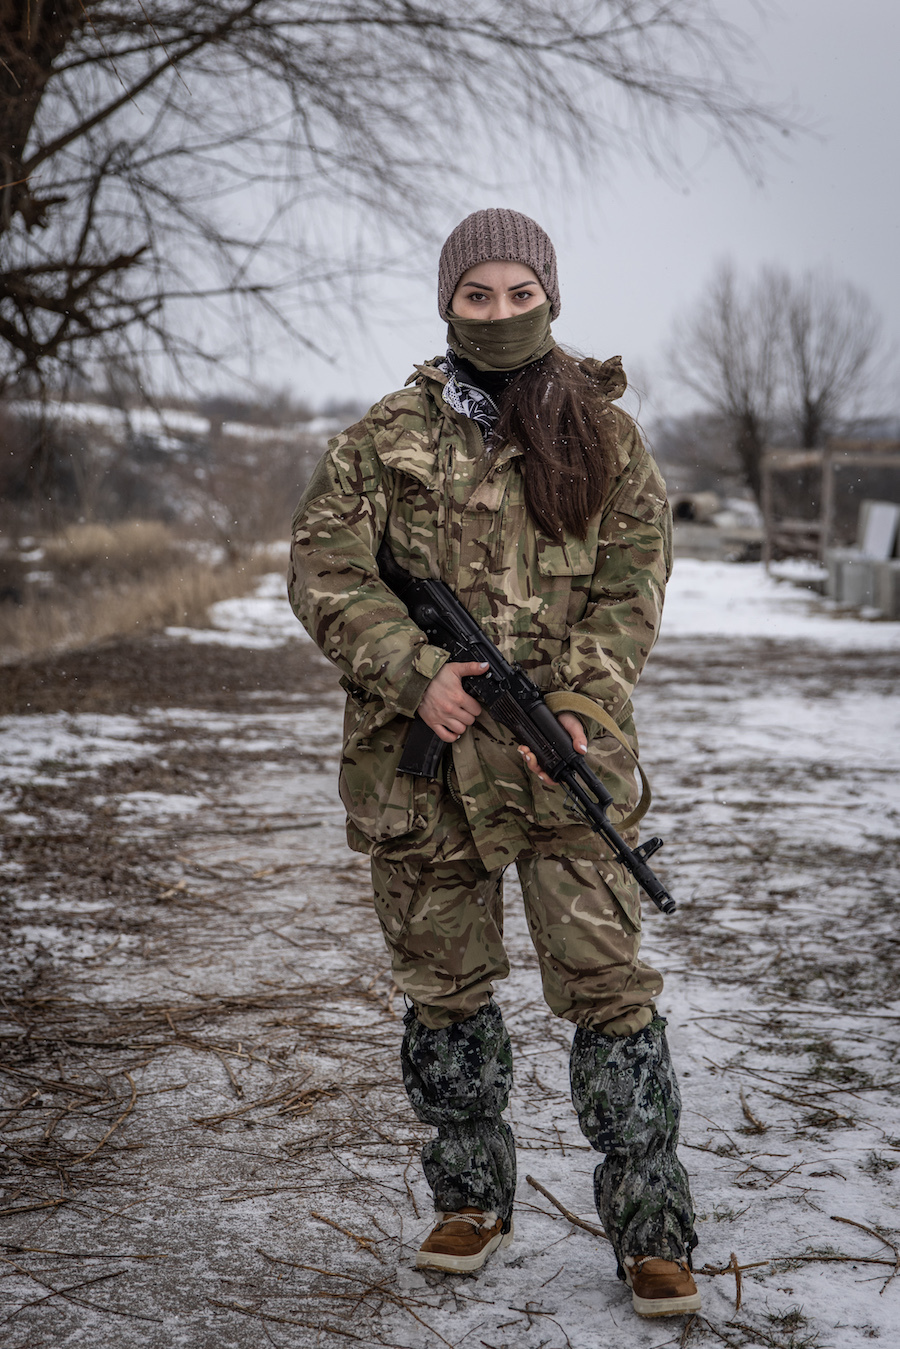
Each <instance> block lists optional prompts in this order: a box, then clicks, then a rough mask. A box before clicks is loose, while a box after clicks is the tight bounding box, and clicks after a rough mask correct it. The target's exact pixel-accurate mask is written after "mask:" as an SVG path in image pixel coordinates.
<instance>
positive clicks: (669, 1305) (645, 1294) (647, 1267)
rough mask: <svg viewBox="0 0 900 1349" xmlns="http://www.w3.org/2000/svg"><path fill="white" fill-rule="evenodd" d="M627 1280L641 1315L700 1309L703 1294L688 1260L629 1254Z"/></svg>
mask: <svg viewBox="0 0 900 1349" xmlns="http://www.w3.org/2000/svg"><path fill="white" fill-rule="evenodd" d="M625 1282H626V1283H627V1284H628V1287H629V1288H630V1289H631V1302H632V1306H633V1307H634V1310H635V1311H636V1312H637V1314H638V1316H680V1315H682V1314H683V1313H684V1312H698V1311H699V1310H700V1294H699V1293H698V1292H697V1285H696V1284H695V1283H694V1276H693V1275H692V1274H691V1271H690V1269H689V1268H688V1263H687V1261H686V1260H660V1259H658V1258H657V1257H656V1256H653V1255H629V1256H626V1258H625Z"/></svg>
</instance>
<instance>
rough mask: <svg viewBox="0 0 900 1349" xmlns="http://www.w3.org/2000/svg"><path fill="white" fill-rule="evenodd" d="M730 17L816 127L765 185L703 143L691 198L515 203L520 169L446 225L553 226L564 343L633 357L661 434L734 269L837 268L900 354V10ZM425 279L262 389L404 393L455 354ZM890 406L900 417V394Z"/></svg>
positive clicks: (729, 4) (627, 178)
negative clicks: (494, 209) (661, 420)
mask: <svg viewBox="0 0 900 1349" xmlns="http://www.w3.org/2000/svg"><path fill="white" fill-rule="evenodd" d="M717 3H718V4H719V7H720V8H721V9H724V10H725V12H726V13H728V14H733V15H734V16H735V18H737V19H739V20H740V22H741V23H742V25H743V26H744V27H745V28H746V29H747V30H748V31H750V32H751V33H752V34H753V36H754V37H755V39H756V42H757V45H758V48H759V62H758V64H757V66H756V68H755V70H754V78H755V79H756V80H757V81H758V88H759V89H760V91H761V92H762V93H763V94H764V95H766V96H768V97H769V98H770V99H772V100H773V101H779V102H780V101H790V100H792V99H793V100H794V101H795V103H796V105H797V106H798V107H800V108H801V109H803V110H804V111H805V116H806V118H807V120H808V122H809V123H810V124H811V125H814V127H815V130H814V132H813V134H811V135H806V136H801V137H799V138H791V139H784V138H780V137H779V138H777V139H776V140H775V141H773V142H772V147H771V150H770V152H769V153H768V154H766V155H765V157H764V158H763V159H762V160H761V161H760V165H759V167H760V171H761V173H762V175H763V178H764V181H763V183H762V185H759V184H758V183H756V182H754V181H753V179H752V177H751V176H749V175H748V174H747V173H746V172H744V171H743V170H742V169H741V168H740V167H739V166H738V165H737V164H736V163H735V162H734V160H733V159H732V158H730V157H729V155H728V153H727V152H726V151H724V150H718V151H714V152H712V153H709V152H707V151H705V150H704V149H702V147H701V146H700V142H699V139H698V151H697V155H696V156H695V159H696V162H694V163H692V164H689V167H688V170H687V173H686V176H685V177H684V178H683V179H682V181H680V182H675V183H673V182H670V181H666V179H664V178H663V177H661V176H659V175H658V174H656V173H655V172H654V171H653V169H652V168H650V167H649V166H647V165H646V164H645V163H643V162H641V161H639V160H638V159H637V157H636V156H632V157H631V158H630V159H627V160H624V161H622V160H620V161H618V162H617V163H615V164H614V165H613V166H612V168H611V169H610V170H607V171H603V172H601V173H598V172H596V171H595V170H592V171H591V172H590V173H589V174H587V173H586V174H585V175H583V178H582V181H581V182H580V183H579V184H578V185H577V187H576V188H575V190H573V191H571V192H569V193H567V194H562V193H560V192H559V191H557V190H556V189H555V188H553V189H551V190H549V191H548V190H547V187H546V185H545V184H543V183H541V182H540V181H534V180H530V181H529V180H526V181H521V182H520V183H518V184H515V183H514V180H513V186H511V187H510V186H509V180H511V179H512V174H511V172H510V166H511V164H512V163H514V162H515V161H514V160H513V159H511V160H510V164H504V166H503V167H504V169H505V171H506V173H507V174H508V175H509V179H508V182H507V186H506V188H505V189H504V190H503V191H501V192H491V191H489V190H488V191H486V190H484V189H483V188H481V187H479V188H477V189H475V190H473V192H472V194H471V197H470V199H468V200H466V199H464V198H463V199H461V200H460V201H459V209H458V211H457V213H456V214H455V215H454V216H453V217H450V218H448V219H447V221H446V222H445V223H446V229H445V231H444V232H445V233H446V232H449V230H450V229H451V228H452V227H453V225H454V224H455V223H456V221H457V219H460V218H461V217H462V216H463V215H465V214H466V213H467V212H468V211H469V210H474V209H476V208H479V207H482V206H494V205H497V206H501V205H502V206H511V207H514V208H516V209H518V210H522V211H525V212H527V213H528V214H530V215H533V216H534V217H535V218H536V219H537V220H539V221H540V223H541V224H542V225H543V226H544V228H545V229H546V230H547V231H548V233H549V234H550V235H551V237H552V238H553V240H554V243H555V245H556V249H557V253H558V256H559V270H560V281H561V290H562V313H561V315H560V317H559V319H558V320H557V322H556V324H555V325H554V332H555V335H556V337H557V339H558V340H559V341H561V342H563V343H565V344H568V345H571V346H573V347H576V348H577V349H579V350H581V351H583V352H586V353H590V354H593V355H596V356H599V357H605V356H609V355H612V354H615V353H621V354H622V356H623V357H624V362H625V369H626V371H628V372H629V373H630V376H631V380H632V382H633V383H636V384H638V385H639V386H640V387H641V389H642V391H643V393H644V404H643V413H642V415H643V416H644V417H645V418H652V417H653V416H654V415H656V414H658V413H660V412H665V411H668V410H677V411H682V410H684V409H685V407H686V406H688V405H690V403H692V402H693V401H694V400H688V402H686V401H685V399H684V396H683V395H680V394H679V392H678V391H677V390H676V389H674V388H673V387H672V386H671V384H669V383H668V381H667V380H666V375H665V360H664V350H665V347H666V344H667V342H668V339H669V335H670V331H671V327H672V322H673V320H674V318H675V317H676V315H678V314H679V313H680V312H681V311H682V310H683V309H684V308H685V307H687V306H689V305H690V304H691V302H692V301H693V300H694V299H695V298H696V296H697V295H698V294H699V293H700V291H701V290H702V288H703V286H704V283H705V281H706V280H707V278H708V277H709V275H710V273H711V272H712V270H713V268H714V266H715V264H716V262H717V261H718V260H719V259H722V258H726V257H731V258H733V259H734V261H735V262H736V264H737V265H738V267H739V269H740V270H741V271H746V272H752V271H755V270H756V269H757V268H758V267H759V265H760V264H762V263H765V262H775V263H779V264H783V265H784V266H786V267H788V268H789V269H791V270H792V271H796V272H798V273H799V272H801V271H802V270H803V269H804V268H806V267H809V266H817V265H819V264H826V265H829V266H830V267H831V269H832V270H833V272H834V273H835V274H836V275H837V276H839V277H842V278H846V279H847V280H850V281H852V282H854V283H855V284H856V285H858V286H860V287H861V288H863V289H864V290H865V291H867V292H868V294H869V295H870V296H871V298H872V299H873V300H874V301H875V303H876V304H877V306H878V308H879V309H880V311H881V313H882V315H883V317H884V321H885V327H886V329H887V331H888V333H889V335H890V337H891V339H892V340H893V341H894V342H896V343H897V345H898V347H900V263H898V253H900V249H898V244H900V238H898V233H900V210H898V205H900V203H898V195H900V194H898V165H900V153H898V140H900V137H898V128H900V79H898V76H897V64H898V56H900V17H898V15H900V5H898V0H856V3H855V4H854V5H853V6H848V5H847V4H846V2H845V0H783V3H781V4H780V5H772V6H770V7H769V8H768V12H767V13H766V15H765V16H763V17H762V18H760V17H759V16H758V15H757V14H756V13H755V11H754V8H753V6H752V4H751V3H749V2H748V0H717ZM409 264H410V271H411V272H412V273H413V275H412V277H411V279H409V280H408V281H406V282H403V283H397V282H395V281H392V282H391V283H390V285H388V286H385V287H384V288H382V289H380V290H379V289H376V290H375V291H374V292H373V294H372V296H371V300H370V303H369V304H368V305H367V306H366V312H367V313H369V314H370V315H371V319H370V326H369V330H368V332H367V333H361V332H359V330H358V328H357V327H356V326H354V325H352V324H351V325H349V326H348V327H347V328H345V330H344V331H343V333H342V334H341V335H340V336H338V335H337V334H334V333H332V332H330V331H329V329H328V324H327V322H323V325H322V327H321V329H320V333H321V338H322V342H323V345H324V346H325V347H326V348H327V349H328V350H329V351H331V352H333V353H334V359H333V361H331V362H328V361H325V360H320V359H318V358H316V357H312V356H309V355H307V354H304V353H300V352H299V351H298V352H297V353H296V356H294V355H293V354H292V353H290V352H288V351H285V350H284V349H283V348H282V355H281V357H280V359H273V358H272V357H271V356H270V357H267V358H266V360H265V362H264V363H263V365H262V368H258V369H257V372H256V373H257V375H258V376H259V377H266V378H267V380H268V382H270V383H272V382H274V383H284V384H286V385H289V386H290V387H291V389H292V392H294V393H295V394H296V395H297V396H299V397H305V398H307V399H309V400H310V401H311V402H313V403H314V404H316V405H320V404H321V403H322V402H323V401H324V400H325V399H327V398H330V397H343V396H347V395H350V396H357V397H359V398H360V399H363V400H365V401H367V402H369V401H374V400H375V399H376V398H378V397H380V396H381V395H383V394H385V393H387V392H388V391H390V390H391V389H394V388H398V387H400V386H401V385H402V384H403V383H404V381H405V379H406V377H407V375H408V374H409V373H410V370H411V367H412V364H413V362H415V361H420V360H422V359H425V358H427V357H429V356H433V355H435V354H436V353H437V352H438V351H439V350H442V349H443V345H444V327H443V325H442V324H441V322H440V320H439V319H438V317H437V312H436V308H435V277H436V269H437V253H436V252H434V253H432V252H431V250H425V249H422V250H421V253H420V255H418V256H411V257H410V259H409ZM324 317H325V316H323V318H324ZM890 398H891V395H888V399H890ZM892 401H893V409H892V410H894V411H900V393H898V395H897V397H896V398H893V400H892ZM873 410H875V409H873ZM877 410H878V411H882V410H885V408H884V407H881V408H879V409H877Z"/></svg>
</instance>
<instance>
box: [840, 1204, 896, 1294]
mask: <svg viewBox="0 0 900 1349" xmlns="http://www.w3.org/2000/svg"><path fill="white" fill-rule="evenodd" d="M831 1221H832V1222H833V1223H846V1224H847V1226H848V1227H858V1228H859V1230H860V1231H861V1232H868V1234H869V1236H870V1237H875V1238H876V1240H877V1241H880V1242H881V1243H882V1244H883V1245H885V1246H887V1247H888V1249H889V1250H892V1251H893V1252H894V1268H893V1269H892V1271H891V1273H890V1274H889V1275H888V1277H887V1278H886V1279H885V1281H884V1283H883V1284H882V1285H881V1289H880V1291H879V1297H880V1296H881V1294H882V1293H883V1292H884V1290H885V1288H887V1286H888V1284H889V1283H890V1282H891V1280H892V1279H894V1278H896V1277H897V1274H898V1273H900V1250H898V1249H897V1247H896V1246H895V1245H894V1243H893V1242H892V1241H890V1240H889V1239H888V1238H887V1237H884V1236H882V1235H881V1233H880V1232H876V1230H875V1228H874V1227H866V1225H865V1223H858V1222H856V1221H855V1219H853V1218H839V1217H837V1216H836V1215H835V1214H833V1213H832V1215H831Z"/></svg>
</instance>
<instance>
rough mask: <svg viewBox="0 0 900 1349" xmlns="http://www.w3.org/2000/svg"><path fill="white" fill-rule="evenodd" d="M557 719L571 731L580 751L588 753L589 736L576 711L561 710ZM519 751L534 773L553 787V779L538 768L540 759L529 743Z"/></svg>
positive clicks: (576, 746) (520, 747) (521, 746)
mask: <svg viewBox="0 0 900 1349" xmlns="http://www.w3.org/2000/svg"><path fill="white" fill-rule="evenodd" d="M557 721H558V722H559V724H560V725H561V726H562V727H563V728H564V729H565V730H567V731H568V732H569V735H570V736H571V737H572V744H573V745H574V746H575V748H576V749H577V751H578V753H579V754H587V737H586V735H585V733H584V727H583V726H582V724H581V722H580V721H579V720H578V718H577V717H576V716H575V714H574V712H560V714H559V716H558V717H557ZM519 753H520V754H521V756H522V758H523V759H524V760H525V762H526V763H527V765H528V767H529V768H530V769H531V771H532V773H537V775H538V777H539V778H540V780H541V782H544V783H546V785H547V786H548V787H552V786H553V779H552V778H548V777H547V774H546V773H544V772H542V771H541V769H540V768H538V761H537V759H536V758H535V756H534V751H533V750H530V749H529V748H528V746H527V745H520V746H519Z"/></svg>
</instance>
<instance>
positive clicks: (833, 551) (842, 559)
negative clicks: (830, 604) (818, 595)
mask: <svg viewBox="0 0 900 1349" xmlns="http://www.w3.org/2000/svg"><path fill="white" fill-rule="evenodd" d="M859 556H860V554H859V550H858V549H856V548H828V549H826V552H825V566H826V567H827V569H828V579H827V580H826V582H825V594H826V595H827V596H828V598H829V599H830V600H834V602H835V603H836V604H845V603H846V600H845V599H844V596H843V590H844V584H843V582H844V570H845V568H846V567H847V566H848V565H850V564H852V563H853V561H854V559H856V558H859Z"/></svg>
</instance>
